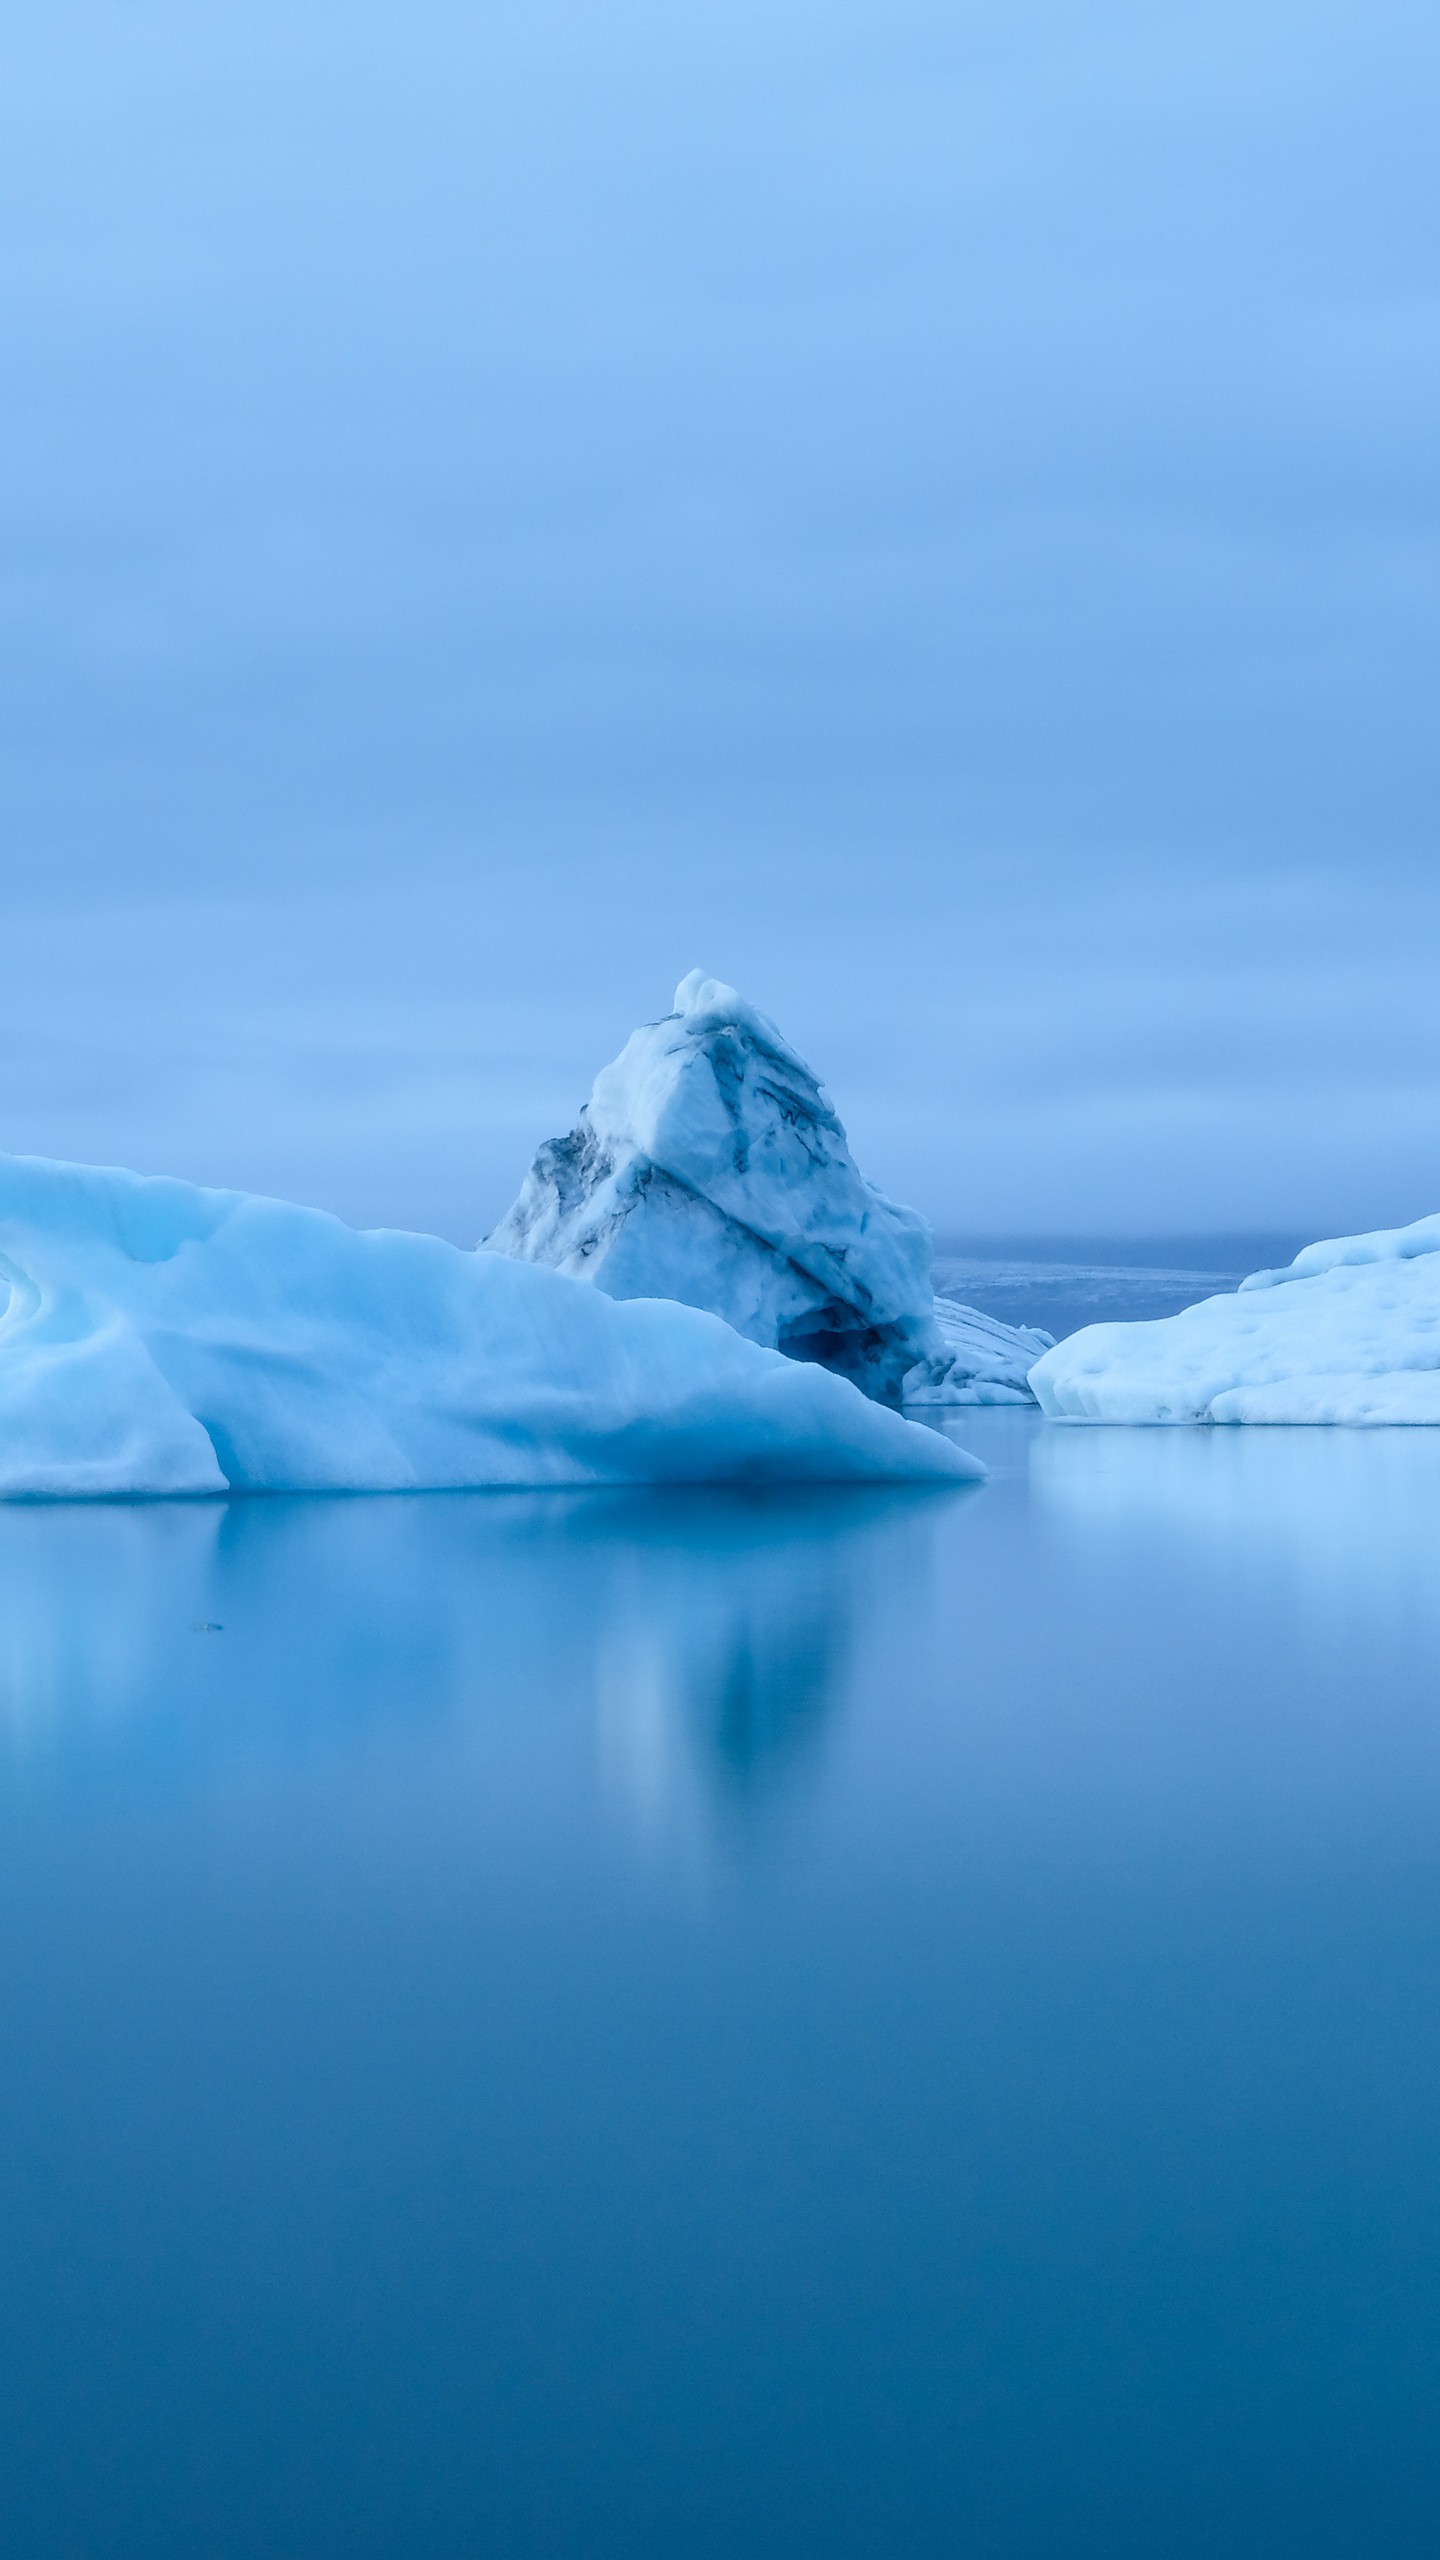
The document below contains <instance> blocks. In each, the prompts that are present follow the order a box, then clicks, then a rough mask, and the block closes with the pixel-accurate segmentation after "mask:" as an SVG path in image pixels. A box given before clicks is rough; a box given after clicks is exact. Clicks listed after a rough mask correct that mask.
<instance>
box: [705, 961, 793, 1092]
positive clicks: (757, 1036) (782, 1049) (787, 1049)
mask: <svg viewBox="0 0 1440 2560" xmlns="http://www.w3.org/2000/svg"><path fill="white" fill-rule="evenodd" d="M675 1016H676V1018H677V1019H678V1020H680V1021H682V1022H683V1023H684V1025H685V1028H686V1030H687V1031H688V1032H690V1033H691V1034H692V1035H693V1036H694V1037H696V1038H701V1037H703V1035H704V1034H705V1033H706V1032H707V1031H739V1032H743V1033H745V1034H747V1035H748V1037H749V1038H750V1039H751V1040H753V1041H754V1042H755V1044H756V1046H757V1047H758V1048H761V1049H769V1050H771V1051H773V1053H774V1055H775V1056H776V1057H777V1058H783V1059H785V1060H786V1062H787V1064H788V1065H790V1066H793V1067H797V1068H798V1069H799V1071H800V1073H801V1074H802V1075H804V1076H808V1075H809V1074H810V1070H809V1068H808V1067H807V1066H806V1064H805V1061H804V1059H803V1058H801V1057H798V1056H797V1055H796V1052H795V1051H794V1050H793V1049H792V1048H791V1046H790V1043H789V1041H788V1040H785V1039H783V1038H782V1037H781V1035H780V1033H779V1032H778V1031H777V1030H776V1028H775V1025H774V1023H773V1022H772V1021H771V1019H770V1017H769V1015H768V1014H767V1013H762V1012H761V1011H760V1008H759V1006H758V1005H753V1004H747V1003H746V1001H745V998H744V997H743V996H742V995H740V994H738V993H737V991H736V989H735V988H734V987H727V985H726V984H725V981H724V979H723V978H707V977H706V975H705V972H704V970H703V969H692V970H691V971H690V974H689V976H688V977H686V978H682V979H681V981H680V984H679V986H678V987H677V988H676V990H675ZM810 1080H811V1082H812V1083H814V1078H813V1077H811V1079H810ZM816 1090H817V1091H818V1090H819V1088H818V1086H817V1088H816Z"/></svg>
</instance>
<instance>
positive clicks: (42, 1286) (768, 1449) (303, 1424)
mask: <svg viewBox="0 0 1440 2560" xmlns="http://www.w3.org/2000/svg"><path fill="white" fill-rule="evenodd" d="M0 1310H3V1312H0V1494H3V1495H80V1494H84V1495H102V1494H218V1493H224V1492H226V1491H227V1490H229V1489H232V1488H233V1489H235V1490H243V1491H256V1492H258V1491H273V1490H282V1489H283V1490H292V1491H305V1492H312V1491H314V1492H383V1491H421V1490H426V1489H438V1488H441V1487H462V1486H481V1485H578V1484H626V1483H629V1484H633V1483H736V1482H740V1483H753V1482H786V1481H788V1482H795V1481H811V1482H822V1481H823V1482H836V1481H840V1482H844V1481H847V1480H869V1481H877V1480H878V1481H885V1480H903V1479H926V1478H929V1479H941V1478H950V1479H956V1478H961V1479H963V1478H965V1477H975V1476H979V1475H981V1474H982V1473H983V1472H984V1471H983V1469H982V1468H981V1467H980V1466H979V1464H978V1463H977V1461H976V1460H974V1459H972V1458H969V1457H967V1456H966V1455H965V1453H964V1452H963V1451H962V1450H959V1449H957V1448H955V1447H954V1446H953V1444H952V1443H950V1442H949V1441H947V1440H945V1439H942V1438H941V1437H940V1435H939V1434H938V1433H936V1432H933V1431H926V1430H924V1429H923V1428H921V1427H920V1426H919V1425H917V1424H914V1423H909V1422H905V1421H903V1420H902V1419H901V1417H900V1416H899V1415H898V1414H895V1413H890V1412H887V1411H886V1410H885V1409H884V1407H883V1406H880V1405H876V1404H873V1403H869V1402H867V1400H866V1399H865V1398H864V1397H863V1396H861V1395H857V1394H856V1392H855V1390H854V1388H853V1387H851V1386H848V1385H847V1384H846V1383H845V1381H844V1380H843V1379H841V1378H835V1377H831V1376H829V1375H828V1374H827V1373H826V1372H825V1371H824V1370H823V1369H818V1368H802V1367H798V1366H796V1364H795V1363H794V1362H792V1361H788V1360H783V1359H781V1358H779V1357H778V1356H777V1354H776V1353H774V1352H773V1351H764V1350H761V1349H759V1348H757V1346H756V1345H755V1344H754V1343H752V1342H746V1341H743V1340H742V1339H741V1337H740V1336H739V1335H738V1334H737V1333H735V1332H733V1331H732V1330H731V1329H730V1327H729V1326H727V1325H725V1324H723V1323H721V1322H720V1321H719V1320H718V1319H717V1318H716V1317H714V1316H710V1315H705V1314H701V1313H699V1312H697V1311H696V1310H695V1309H693V1308H691V1307H685V1306H675V1305H663V1304H653V1303H647V1304H644V1305H634V1306H617V1305H616V1304H614V1303H613V1302H612V1300H610V1299H609V1298H607V1297H605V1296H604V1295H603V1294H601V1293H600V1292H599V1291H596V1290H593V1289H584V1288H578V1287H577V1286H576V1285H575V1283H574V1281H572V1280H569V1279H566V1278H565V1277H564V1276H563V1274H561V1273H559V1272H555V1271H542V1270H537V1269H534V1268H532V1267H528V1266H527V1265H525V1264H523V1263H519V1262H507V1261H505V1260H504V1259H502V1258H501V1257H500V1256H498V1255H493V1254H476V1253H462V1252H461V1251H459V1250H458V1248H457V1247H455V1246H454V1245H449V1244H444V1243H442V1242H441V1241H440V1240H439V1239H438V1238H436V1237H432V1236H414V1235H400V1234H394V1233H389V1232H384V1231H382V1232H379V1233H375V1234H368V1235H361V1234H357V1233H356V1231H355V1230H354V1229H353V1228H350V1227H347V1226H344V1225H342V1223H341V1221H340V1220H339V1219H338V1218H332V1217H330V1216H328V1215H327V1214H326V1213H325V1212H324V1211H322V1210H318V1209H300V1208H292V1207H289V1206H288V1205H286V1204H285V1203H284V1202H282V1201H278V1200H263V1199H254V1198H251V1197H249V1196H248V1195H247V1194H245V1193H243V1192H235V1191H206V1190H199V1189H196V1188H195V1187H194V1186H192V1185H191V1184H189V1183H184V1182H172V1181H164V1180H150V1179H146V1178H143V1177H141V1176H140V1175H137V1174H132V1173H116V1172H102V1171H98V1170H94V1169H92V1168H89V1167H86V1166H82V1165H65V1164H50V1163H47V1162H44V1161H43V1160H41V1159H38V1158H33V1157H16V1156H0Z"/></svg>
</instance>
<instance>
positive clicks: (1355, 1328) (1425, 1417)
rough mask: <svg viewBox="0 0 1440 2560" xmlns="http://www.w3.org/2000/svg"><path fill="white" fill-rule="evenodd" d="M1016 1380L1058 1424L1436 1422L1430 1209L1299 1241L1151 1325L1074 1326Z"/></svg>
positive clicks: (1437, 1315)
mask: <svg viewBox="0 0 1440 2560" xmlns="http://www.w3.org/2000/svg"><path fill="white" fill-rule="evenodd" d="M1030 1384H1031V1386H1032V1388H1033V1389H1034V1392H1035V1395H1036V1397H1037V1398H1038V1400H1039V1403H1040V1405H1041V1408H1042V1410H1043V1411H1044V1412H1045V1413H1047V1414H1049V1415H1051V1416H1052V1417H1053V1418H1054V1419H1056V1420H1058V1421H1080V1422H1254V1423H1264V1422H1270V1423H1350V1424H1385V1423H1440V1216H1437V1217H1430V1218H1422V1219H1420V1220H1418V1221H1417V1223H1416V1224H1415V1225H1414V1226H1409V1227H1390V1228H1385V1229H1382V1230H1381V1231H1379V1232H1378V1233H1376V1234H1374V1235H1364V1236H1342V1237H1339V1238H1337V1239H1336V1240H1334V1241H1332V1242H1329V1243H1325V1244H1313V1245H1307V1246H1306V1248H1305V1250H1304V1251H1303V1252H1302V1253H1299V1254H1297V1255H1296V1257H1295V1260H1294V1261H1293V1262H1292V1263H1290V1264H1289V1265H1288V1266H1287V1267H1286V1269H1284V1270H1283V1271H1257V1272H1255V1273H1254V1274H1253V1275H1252V1276H1251V1278H1249V1279H1248V1280H1244V1281H1242V1282H1241V1284H1240V1287H1239V1289H1238V1290H1237V1291H1236V1292H1235V1293H1234V1294H1233V1295H1230V1296H1225V1297H1217V1298H1206V1299H1204V1300H1202V1302H1201V1303H1200V1304H1199V1305H1198V1306H1194V1307H1188V1308H1187V1309H1186V1310H1185V1312H1184V1313H1183V1314H1181V1315H1175V1316H1169V1317H1166V1318H1165V1319H1164V1320H1163V1321H1162V1322H1159V1323H1154V1324H1112V1325H1090V1326H1087V1327H1086V1329H1085V1330H1084V1331H1083V1332H1082V1333H1076V1334H1072V1335H1071V1336H1070V1337H1069V1339H1068V1340H1067V1341H1064V1342H1061V1343H1059V1344H1057V1346H1056V1347H1055V1349H1054V1350H1053V1351H1049V1352H1047V1353H1046V1354H1045V1357H1044V1358H1043V1359H1042V1360H1040V1361H1039V1362H1037V1364H1036V1366H1035V1367H1034V1368H1033V1369H1032V1370H1031V1372H1030Z"/></svg>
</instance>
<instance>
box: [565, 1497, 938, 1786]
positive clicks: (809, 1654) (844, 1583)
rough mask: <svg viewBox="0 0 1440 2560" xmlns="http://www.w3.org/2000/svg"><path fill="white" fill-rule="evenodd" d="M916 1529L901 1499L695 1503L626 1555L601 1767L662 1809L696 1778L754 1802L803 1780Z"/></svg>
mask: <svg viewBox="0 0 1440 2560" xmlns="http://www.w3.org/2000/svg"><path fill="white" fill-rule="evenodd" d="M902 1524H903V1525H902ZM915 1527H916V1524H915V1521H914V1517H913V1513H912V1511H911V1509H910V1506H908V1505H901V1506H900V1507H899V1509H898V1510H897V1508H896V1506H895V1504H894V1500H893V1497H892V1498H891V1499H890V1500H889V1501H887V1502H885V1503H883V1504H880V1503H877V1502H876V1501H875V1500H874V1498H867V1497H865V1496H863V1495H853V1494H835V1495H826V1494H824V1493H815V1494H811V1495H807V1496H804V1497H785V1498H777V1499H775V1500H766V1499H756V1500H751V1501H745V1500H743V1499H738V1498H735V1497H725V1496H705V1495H693V1496H690V1497H688V1498H687V1500H686V1503H685V1504H684V1506H681V1507H677V1506H676V1505H675V1504H673V1503H672V1504H670V1505H668V1506H667V1509H666V1512H665V1515H664V1517H663V1518H661V1517H659V1516H657V1517H656V1518H655V1519H654V1520H653V1521H652V1522H650V1523H649V1524H648V1527H647V1531H646V1534H645V1536H644V1538H643V1540H640V1541H636V1542H633V1543H627V1546H626V1548H625V1551H624V1555H623V1559H617V1561H619V1563H620V1570H619V1572H618V1573H617V1576H616V1580H615V1583H614V1585H613V1587H612V1591H611V1594H610V1602H611V1605H610V1610H609V1614H608V1617H607V1621H606V1625H605V1630H604V1642H603V1646H602V1649H601V1652H600V1656H599V1680H600V1701H601V1713H602V1731H603V1733H604V1736H605V1741H606V1748H607V1755H608V1757H609V1759H610V1761H611V1764H612V1766H613V1767H614V1768H616V1769H617V1770H619V1771H620V1772H621V1773H622V1775H623V1777H624V1781H625V1784H626V1786H627V1788H628V1790H629V1791H630V1792H631V1793H632V1794H633V1795H634V1796H635V1797H636V1798H637V1800H638V1801H639V1802H640V1803H641V1804H642V1805H645V1806H648V1807H649V1808H650V1809H652V1810H654V1809H657V1808H660V1807H663V1806H665V1805H666V1804H667V1803H668V1801H669V1800H670V1799H671V1798H672V1797H673V1795H674V1794H675V1792H676V1791H677V1789H681V1790H683V1788H684V1787H685V1786H686V1784H687V1783H688V1775H689V1773H690V1772H692V1771H695V1770H697V1769H698V1770H699V1771H700V1772H701V1773H703V1775H704V1776H705V1777H706V1778H707V1779H708V1780H713V1781H714V1782H715V1783H717V1784H718V1785H719V1786H720V1787H721V1788H722V1789H723V1790H724V1791H725V1792H726V1793H727V1794H728V1795H731V1796H753V1795H754V1794H756V1793H757V1792H758V1791H760V1790H762V1789H768V1787H769V1786H770V1785H771V1784H772V1783H773V1782H774V1781H775V1780H777V1779H778V1778H780V1777H781V1776H782V1775H783V1774H784V1773H785V1772H786V1771H787V1770H788V1769H792V1768H797V1767H798V1766H800V1765H801V1764H802V1763H803V1761H804V1758H805V1756H806V1753H807V1751H808V1750H809V1748H810V1747H811V1746H812V1745H813V1744H814V1743H815V1742H816V1741H817V1740H818V1738H819V1735H820V1732H821V1729H822V1727H823V1725H824V1723H825V1720H826V1717H827V1715H828V1713H829V1711H830V1710H831V1709H832V1708H833V1707H834V1705H835V1703H836V1700H837V1697H838V1695H839V1693H840V1691H841V1689H842V1687H843V1685H844V1682H845V1679H846V1677H847V1676H848V1671H849V1664H850V1656H851V1650H852V1645H853V1642H854V1637H855V1631H856V1627H857V1622H858V1621H859V1620H861V1619H863V1618H864V1617H865V1616H866V1614H867V1613H868V1612H869V1611H871V1610H873V1608H874V1606H875V1605H876V1600H877V1598H878V1597H879V1595H880V1594H881V1593H882V1592H883V1591H884V1590H885V1586H886V1584H887V1581H888V1579H889V1578H890V1576H891V1575H892V1573H893V1571H894V1570H895V1567H896V1561H897V1557H896V1550H897V1545H899V1544H900V1543H902V1542H903V1543H904V1544H909V1545H911V1547H912V1552H913V1539H914V1535H915Z"/></svg>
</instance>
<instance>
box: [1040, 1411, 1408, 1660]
mask: <svg viewBox="0 0 1440 2560" xmlns="http://www.w3.org/2000/svg"><path fill="white" fill-rule="evenodd" d="M1031 1484H1032V1487H1033V1489H1034V1492H1035V1494H1036V1495H1037V1497H1038V1498H1039V1500H1040V1501H1041V1503H1042V1504H1043V1505H1044V1506H1045V1507H1046V1508H1047V1509H1049V1510H1051V1511H1052V1512H1054V1513H1056V1514H1060V1515H1063V1516H1064V1517H1065V1518H1066V1519H1067V1520H1069V1521H1070V1522H1072V1523H1073V1524H1075V1525H1076V1526H1077V1527H1081V1528H1086V1529H1092V1530H1094V1531H1095V1532H1097V1533H1098V1534H1100V1535H1101V1536H1103V1537H1104V1538H1105V1539H1107V1540H1108V1541H1110V1542H1112V1543H1113V1540H1114V1535H1115V1533H1116V1532H1117V1531H1120V1532H1122V1533H1123V1534H1124V1537H1125V1540H1126V1542H1127V1545H1129V1546H1131V1547H1133V1548H1135V1549H1139V1548H1141V1547H1143V1545H1144V1544H1145V1542H1147V1541H1150V1540H1154V1539H1157V1538H1158V1539H1162V1540H1167V1541H1169V1542H1170V1543H1171V1544H1173V1543H1174V1540H1175V1536H1176V1533H1177V1532H1178V1533H1179V1534H1180V1536H1181V1537H1182V1538H1183V1539H1184V1540H1185V1541H1186V1542H1187V1543H1188V1544H1189V1545H1191V1546H1194V1545H1196V1544H1203V1545H1204V1546H1206V1547H1207V1548H1209V1549H1210V1550H1212V1551H1213V1552H1215V1553H1217V1554H1225V1555H1227V1556H1230V1557H1233V1558H1235V1559H1237V1560H1240V1559H1243V1560H1244V1562H1245V1563H1246V1564H1247V1565H1248V1566H1252V1567H1261V1568H1268V1569H1278V1570H1280V1571H1283V1572H1284V1573H1285V1575H1286V1577H1287V1579H1289V1580H1290V1581H1292V1582H1294V1581H1300V1582H1303V1583H1305V1584H1306V1585H1307V1586H1308V1585H1313V1586H1314V1588H1315V1591H1316V1593H1317V1595H1318V1597H1319V1599H1320V1601H1321V1603H1322V1605H1325V1604H1327V1603H1328V1604H1330V1605H1334V1606H1337V1607H1339V1606H1344V1605H1345V1602H1346V1599H1347V1595H1349V1594H1350V1593H1352V1592H1355V1591H1358V1590H1360V1589H1362V1588H1363V1590H1364V1592H1365V1595H1366V1598H1367V1600H1368V1601H1369V1602H1370V1603H1371V1604H1372V1605H1373V1602H1374V1599H1375V1595H1376V1593H1377V1592H1383V1593H1387V1594H1388V1595H1389V1596H1390V1598H1391V1600H1392V1602H1393V1603H1394V1604H1395V1605H1397V1606H1400V1605H1404V1606H1407V1607H1409V1606H1413V1607H1414V1608H1416V1609H1418V1610H1420V1611H1422V1612H1423V1613H1424V1614H1425V1615H1426V1616H1427V1617H1429V1618H1431V1619H1434V1620H1435V1621H1436V1622H1437V1623H1440V1435H1437V1434H1435V1433H1432V1432H1424V1431H1404V1430H1399V1431H1366V1432H1324V1433H1317V1432H1312V1431H1304V1430H1294V1431H1263V1432H1259V1431H1227V1430H1223V1429H1218V1428H1216V1427H1214V1426H1207V1425H1200V1426H1195V1427H1192V1428H1191V1429H1189V1430H1172V1431H1143V1430H1140V1431H1065V1430H1042V1431H1040V1432H1037V1434H1036V1436H1035V1439H1034V1441H1033V1444H1032V1449H1031Z"/></svg>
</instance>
